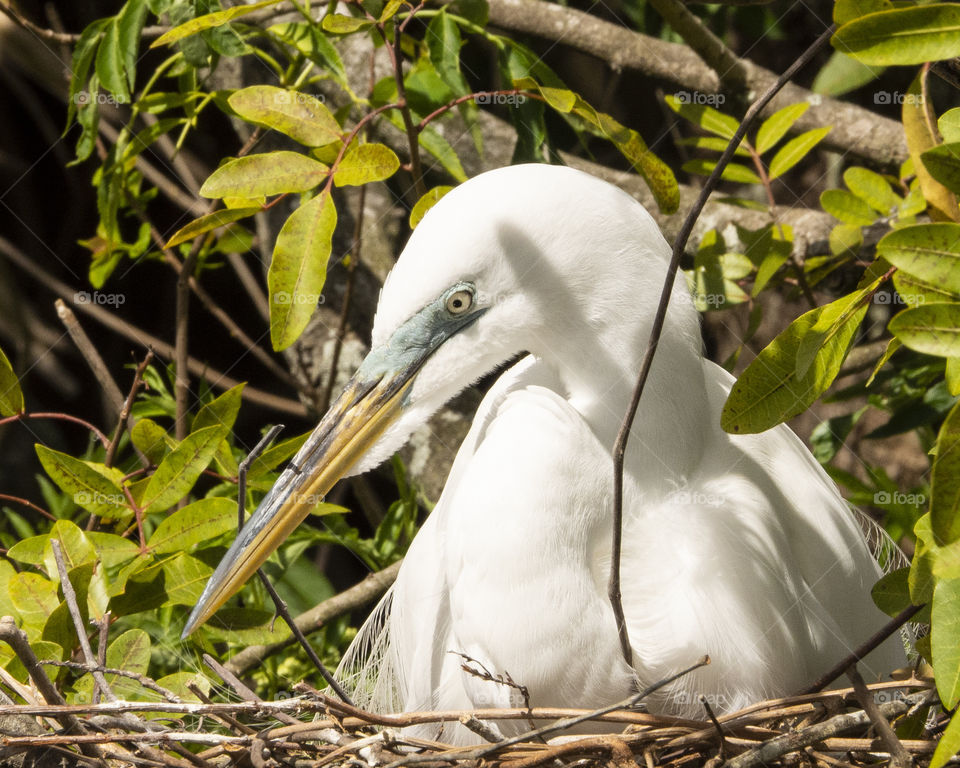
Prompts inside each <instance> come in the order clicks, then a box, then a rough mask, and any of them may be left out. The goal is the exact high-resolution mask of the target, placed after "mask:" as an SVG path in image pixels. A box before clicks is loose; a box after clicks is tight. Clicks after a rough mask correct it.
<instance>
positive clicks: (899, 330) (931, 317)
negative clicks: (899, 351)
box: [887, 304, 960, 357]
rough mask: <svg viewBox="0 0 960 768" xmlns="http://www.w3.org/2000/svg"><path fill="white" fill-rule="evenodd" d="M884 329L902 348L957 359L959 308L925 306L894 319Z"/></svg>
mask: <svg viewBox="0 0 960 768" xmlns="http://www.w3.org/2000/svg"><path fill="white" fill-rule="evenodd" d="M887 328H888V329H889V330H890V333H892V334H893V335H894V336H896V337H897V338H898V339H900V341H901V342H903V345H904V346H905V347H910V349H915V350H916V351H917V352H923V353H924V354H925V355H934V356H936V357H960V304H925V305H923V306H920V307H911V308H910V309H905V310H904V311H903V312H901V313H900V314H898V315H897V316H895V317H894V318H893V319H892V320H891V321H890V323H889V324H888V326H887Z"/></svg>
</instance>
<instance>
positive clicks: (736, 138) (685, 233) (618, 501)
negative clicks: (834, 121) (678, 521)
mask: <svg viewBox="0 0 960 768" xmlns="http://www.w3.org/2000/svg"><path fill="white" fill-rule="evenodd" d="M833 29H834V28H833V26H831V27H830V28H829V29H828V30H827V31H826V32H824V33H823V34H822V35H820V37H818V38H817V39H816V41H814V43H813V44H812V45H811V46H810V47H809V48H807V50H806V51H804V52H803V54H802V55H801V56H800V57H799V58H798V59H797V60H796V61H795V62H794V63H793V64H791V65H790V66H789V67H788V68H787V70H786V71H785V72H784V73H783V74H782V75H780V77H779V78H778V79H777V81H776V82H775V83H773V84H772V85H771V86H770V87H769V88H768V89H767V90H766V92H765V93H763V95H761V96H760V97H759V98H758V99H757V100H756V101H755V102H754V103H753V104H752V105H751V106H750V108H749V109H748V110H747V113H746V114H745V115H744V117H743V120H742V121H741V122H740V125H739V127H738V128H737V130H736V132H735V133H734V135H733V138H732V139H731V140H730V142H729V143H728V144H727V148H726V149H725V150H724V152H723V154H722V155H721V156H720V159H719V160H718V161H717V165H716V167H714V169H713V172H712V173H711V174H710V176H709V178H708V179H707V180H706V182H704V185H703V188H702V189H701V190H700V195H699V197H698V198H697V202H696V203H695V204H694V206H693V208H691V209H690V212H689V213H688V214H687V217H686V219H684V222H683V226H682V227H681V228H680V233H679V235H678V236H677V239H676V240H675V241H674V244H673V256H672V257H671V259H670V264H669V266H668V267H667V274H666V277H665V279H664V281H663V291H662V292H661V294H660V302H659V304H658V305H657V312H656V314H655V315H654V318H653V325H652V327H651V329H650V339H649V341H648V342H647V351H646V353H645V355H644V357H643V364H642V365H641V366H640V374H639V376H638V377H637V383H636V386H635V388H634V391H633V396H632V398H631V400H630V405H629V407H628V409H627V413H626V415H625V416H624V419H623V423H622V424H621V426H620V431H619V433H618V434H617V440H616V442H615V443H614V447H613V468H614V470H613V476H614V480H613V483H614V486H613V541H612V546H611V563H610V580H609V583H608V589H607V592H608V595H609V598H610V603H611V605H612V607H613V613H614V617H615V618H616V621H617V630H618V632H619V633H620V650H621V652H622V653H623V656H624V658H625V659H626V661H627V664H629V665H630V666H633V649H632V648H631V646H630V638H629V635H628V632H627V624H626V621H625V619H624V615H623V604H622V600H621V594H620V554H621V548H622V536H623V530H622V529H623V460H624V456H625V454H626V448H627V440H628V439H629V437H630V428H631V426H632V425H633V419H634V417H635V416H636V415H637V408H638V407H639V406H640V397H641V395H642V394H643V389H644V387H645V386H646V383H647V377H648V376H649V374H650V366H651V365H652V363H653V356H654V355H655V354H656V352H657V345H658V344H659V342H660V334H661V333H662V332H663V324H664V321H665V320H666V317H667V305H668V304H669V302H670V294H671V292H672V290H673V283H674V279H675V278H676V276H677V269H678V268H679V267H680V258H681V257H682V256H683V250H684V248H685V247H686V245H687V240H689V238H690V233H691V232H692V231H693V226H694V224H695V223H696V221H697V217H698V216H699V215H700V212H701V211H702V210H703V206H704V205H705V204H706V202H707V198H709V196H710V193H711V192H712V191H713V190H714V189H715V188H716V186H717V184H718V183H719V182H720V175H721V174H722V173H723V169H724V168H726V167H727V163H729V162H730V159H731V158H732V157H733V154H734V152H735V151H736V149H737V147H738V146H740V140H741V139H743V137H744V136H745V135H746V133H747V130H748V129H749V128H750V127H751V126H752V125H753V122H754V120H756V118H757V116H758V115H759V114H760V112H761V110H762V109H763V108H764V107H765V106H766V105H767V104H768V103H769V102H770V101H771V100H772V99H773V97H774V96H775V95H776V94H777V91H779V90H780V89H781V88H783V86H784V85H786V84H787V82H788V81H789V80H791V79H792V78H793V76H794V75H795V74H796V73H797V72H798V71H799V70H800V69H802V68H803V67H804V66H805V65H806V64H807V62H808V61H810V59H811V58H813V56H814V55H815V54H816V53H817V51H819V50H820V48H821V47H823V46H824V45H825V44H826V43H827V41H828V40H829V39H830V36H831V35H832V34H833Z"/></svg>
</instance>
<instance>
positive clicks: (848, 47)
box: [831, 3, 960, 66]
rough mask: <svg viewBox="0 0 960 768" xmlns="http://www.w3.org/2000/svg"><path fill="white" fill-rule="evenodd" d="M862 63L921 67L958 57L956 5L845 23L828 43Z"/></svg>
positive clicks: (959, 39)
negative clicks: (915, 65)
mask: <svg viewBox="0 0 960 768" xmlns="http://www.w3.org/2000/svg"><path fill="white" fill-rule="evenodd" d="M831 42H832V44H833V47H834V48H835V49H837V50H838V51H843V52H844V53H846V54H848V55H850V56H853V57H854V58H856V59H857V60H858V61H862V62H863V63H864V64H876V65H880V66H893V65H909V64H925V63H926V62H928V61H940V60H941V59H950V58H953V57H954V56H960V6H958V5H955V4H953V3H933V4H930V5H918V6H911V7H906V8H895V9H893V10H888V11H879V12H877V13H869V14H867V15H866V16H861V17H860V18H858V19H854V20H853V21H849V22H847V23H846V24H844V25H843V26H842V27H840V29H838V30H837V31H836V32H835V33H834V35H833V38H832V40H831Z"/></svg>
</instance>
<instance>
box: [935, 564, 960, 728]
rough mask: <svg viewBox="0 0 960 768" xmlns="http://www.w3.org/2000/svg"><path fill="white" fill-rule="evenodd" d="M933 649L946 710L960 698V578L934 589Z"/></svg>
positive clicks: (940, 692) (939, 690) (943, 582)
mask: <svg viewBox="0 0 960 768" xmlns="http://www.w3.org/2000/svg"><path fill="white" fill-rule="evenodd" d="M930 634H931V638H930V648H931V650H932V651H933V659H932V661H933V674H934V678H935V679H936V681H937V692H938V693H939V694H940V700H941V701H942V702H943V706H944V707H945V708H946V709H953V708H954V707H955V706H957V702H958V701H960V643H958V642H957V638H958V637H960V579H943V580H941V581H938V582H937V585H936V586H935V587H934V589H933V606H932V608H931V621H930Z"/></svg>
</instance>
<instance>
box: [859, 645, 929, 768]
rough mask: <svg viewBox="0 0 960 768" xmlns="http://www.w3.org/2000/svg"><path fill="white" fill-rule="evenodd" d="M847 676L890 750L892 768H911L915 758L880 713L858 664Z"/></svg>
mask: <svg viewBox="0 0 960 768" xmlns="http://www.w3.org/2000/svg"><path fill="white" fill-rule="evenodd" d="M847 677H849V678H850V682H851V683H853V691H854V694H855V695H856V697H857V701H858V702H860V706H861V707H862V708H863V711H864V712H866V713H867V715H868V716H869V717H870V722H872V723H873V727H874V728H876V729H877V735H878V736H879V737H880V740H881V741H882V742H883V743H884V745H886V747H887V750H888V751H889V752H890V766H891V768H911V766H912V765H913V759H912V758H911V757H910V753H909V752H907V750H906V749H904V748H903V744H901V743H900V739H898V738H897V734H895V733H894V732H893V728H891V727H890V723H889V722H887V719H886V718H885V717H884V716H883V715H882V714H881V713H880V708H879V706H877V702H876V701H875V700H874V698H873V694H872V693H870V691H869V690H868V689H867V684H866V683H865V682H864V681H863V677H861V675H860V672H859V671H857V665H856V664H852V665H851V666H850V668H849V669H848V670H847Z"/></svg>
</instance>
